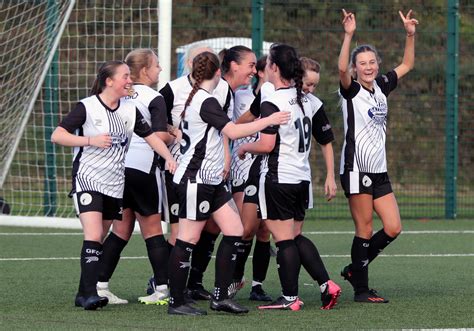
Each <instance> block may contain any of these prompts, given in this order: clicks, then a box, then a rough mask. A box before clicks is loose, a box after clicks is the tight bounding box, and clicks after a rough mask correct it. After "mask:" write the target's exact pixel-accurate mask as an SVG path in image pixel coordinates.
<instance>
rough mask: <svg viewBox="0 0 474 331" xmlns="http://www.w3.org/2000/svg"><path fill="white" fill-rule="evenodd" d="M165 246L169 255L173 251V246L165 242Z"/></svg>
mask: <svg viewBox="0 0 474 331" xmlns="http://www.w3.org/2000/svg"><path fill="white" fill-rule="evenodd" d="M166 245H167V246H168V252H169V254H171V251H172V250H173V247H174V246H173V245H171V243H170V242H169V241H167V242H166Z"/></svg>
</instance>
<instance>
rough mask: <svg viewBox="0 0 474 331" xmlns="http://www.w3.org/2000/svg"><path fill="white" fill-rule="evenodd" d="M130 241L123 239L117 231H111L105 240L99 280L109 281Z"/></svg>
mask: <svg viewBox="0 0 474 331" xmlns="http://www.w3.org/2000/svg"><path fill="white" fill-rule="evenodd" d="M127 243H128V241H127V240H123V239H122V238H120V237H119V236H117V235H116V234H115V233H113V232H110V234H109V235H108V236H107V239H105V241H104V245H103V252H102V256H101V257H100V267H99V282H108V281H109V279H110V278H111V277H112V274H113V273H114V271H115V268H116V267H117V264H118V262H119V260H120V254H121V253H122V251H123V249H124V248H125V246H127Z"/></svg>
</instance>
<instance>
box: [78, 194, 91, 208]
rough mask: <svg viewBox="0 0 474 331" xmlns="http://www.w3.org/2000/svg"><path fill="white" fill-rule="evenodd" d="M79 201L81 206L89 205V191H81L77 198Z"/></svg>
mask: <svg viewBox="0 0 474 331" xmlns="http://www.w3.org/2000/svg"><path fill="white" fill-rule="evenodd" d="M79 202H80V203H81V205H83V206H88V205H90V204H91V202H92V195H90V194H89V193H82V194H81V196H80V198H79Z"/></svg>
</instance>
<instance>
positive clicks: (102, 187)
mask: <svg viewBox="0 0 474 331" xmlns="http://www.w3.org/2000/svg"><path fill="white" fill-rule="evenodd" d="M59 126H61V127H63V128H64V129H66V130H67V131H68V132H70V133H74V132H75V133H76V134H77V135H79V136H86V137H93V136H97V135H100V134H105V133H107V134H110V136H111V138H112V146H111V147H110V148H99V147H95V146H82V147H75V148H74V161H73V191H75V192H82V191H95V192H100V193H102V194H104V195H107V196H110V197H113V198H119V199H121V198H122V196H123V188H124V181H125V175H124V171H125V155H126V153H127V150H128V147H129V142H130V139H131V138H132V134H133V132H135V133H137V134H138V135H140V136H142V137H146V136H148V135H149V134H151V130H150V127H149V126H148V124H147V123H146V121H145V119H143V117H142V116H141V114H140V113H139V112H138V110H137V109H136V107H135V105H134V104H133V103H132V102H130V101H127V100H125V99H121V100H120V102H119V105H118V107H117V108H116V109H110V108H109V107H107V106H106V105H105V104H104V103H103V102H102V100H101V99H100V98H99V96H97V95H94V96H91V97H88V98H85V99H82V100H81V101H80V102H79V103H78V104H77V105H76V107H75V108H74V109H73V110H72V111H71V112H70V113H69V114H68V115H67V116H66V118H64V119H63V121H62V122H61V123H60V124H59Z"/></svg>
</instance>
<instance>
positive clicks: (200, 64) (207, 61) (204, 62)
mask: <svg viewBox="0 0 474 331" xmlns="http://www.w3.org/2000/svg"><path fill="white" fill-rule="evenodd" d="M217 70H219V58H218V57H217V55H216V54H214V53H211V52H203V53H200V54H198V55H196V57H195V58H194V59H193V72H192V74H191V75H192V77H193V79H194V84H193V89H192V90H191V92H190V93H189V96H188V99H187V100H186V103H185V104H184V110H183V112H182V113H181V118H184V114H185V111H186V108H188V106H189V105H190V104H191V101H192V100H193V97H194V95H195V94H196V93H197V91H198V90H199V87H200V86H201V83H202V82H203V81H205V80H209V79H212V78H213V77H214V75H215V73H216V72H217Z"/></svg>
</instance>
